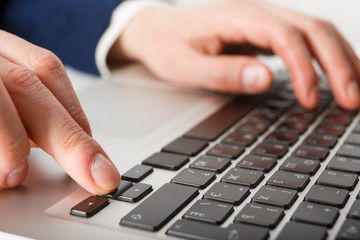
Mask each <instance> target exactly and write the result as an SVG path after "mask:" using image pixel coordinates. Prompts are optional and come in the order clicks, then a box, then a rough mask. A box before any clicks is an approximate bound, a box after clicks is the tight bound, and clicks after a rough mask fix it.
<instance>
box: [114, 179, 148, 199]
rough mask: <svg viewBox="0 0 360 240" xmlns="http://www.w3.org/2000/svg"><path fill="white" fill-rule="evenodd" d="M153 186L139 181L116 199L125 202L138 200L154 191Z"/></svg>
mask: <svg viewBox="0 0 360 240" xmlns="http://www.w3.org/2000/svg"><path fill="white" fill-rule="evenodd" d="M152 190H153V189H152V186H151V185H149V184H145V183H137V184H135V185H134V186H133V187H131V188H129V189H128V190H127V191H126V192H124V193H123V194H121V195H120V196H119V197H117V198H116V200H120V201H125V202H138V201H140V200H141V199H143V198H144V197H145V196H146V195H148V194H149V193H150V192H151V191H152Z"/></svg>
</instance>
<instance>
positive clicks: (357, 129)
mask: <svg viewBox="0 0 360 240" xmlns="http://www.w3.org/2000/svg"><path fill="white" fill-rule="evenodd" d="M353 132H356V133H360V122H359V123H358V125H356V126H355V128H354V129H353Z"/></svg>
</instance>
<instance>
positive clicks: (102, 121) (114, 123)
mask: <svg viewBox="0 0 360 240" xmlns="http://www.w3.org/2000/svg"><path fill="white" fill-rule="evenodd" d="M78 96H79V100H80V102H81V104H82V106H83V108H84V111H85V114H86V115H87V117H88V119H89V121H90V125H91V128H92V131H93V132H94V133H97V134H99V133H100V134H106V135H112V136H116V137H124V138H141V137H143V136H145V135H147V134H148V133H150V132H151V131H153V130H155V129H158V128H159V127H161V126H163V125H164V124H166V123H168V122H169V121H172V120H174V119H176V118H177V117H178V116H180V115H181V114H182V113H184V112H185V111H188V110H189V109H191V108H192V107H195V106H196V104H199V103H201V102H203V101H206V100H209V98H211V96H212V94H208V93H204V92H195V91H194V92H193V91H185V90H176V89H172V88H171V89H162V88H149V87H141V86H131V85H122V84H117V83H112V82H110V81H105V82H101V83H99V84H95V85H94V86H90V87H87V88H85V89H82V90H81V91H79V92H78Z"/></svg>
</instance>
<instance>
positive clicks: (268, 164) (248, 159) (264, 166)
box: [236, 155, 276, 172]
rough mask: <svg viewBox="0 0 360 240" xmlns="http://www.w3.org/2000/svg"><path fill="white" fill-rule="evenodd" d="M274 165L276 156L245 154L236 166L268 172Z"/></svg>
mask: <svg viewBox="0 0 360 240" xmlns="http://www.w3.org/2000/svg"><path fill="white" fill-rule="evenodd" d="M275 165H276V158H271V157H263V156H258V155H246V156H245V157H244V158H243V159H241V160H240V161H239V162H238V164H237V165H236V167H240V168H247V169H253V170H259V171H263V172H269V171H270V170H271V169H273V167H274V166H275Z"/></svg>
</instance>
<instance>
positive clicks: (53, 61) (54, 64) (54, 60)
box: [29, 49, 64, 73]
mask: <svg viewBox="0 0 360 240" xmlns="http://www.w3.org/2000/svg"><path fill="white" fill-rule="evenodd" d="M34 51H35V52H31V53H30V58H29V59H30V64H31V66H32V67H33V69H34V71H36V72H45V73H46V72H54V71H57V70H59V69H60V70H63V69H64V65H63V63H62V62H61V60H60V59H59V58H58V57H57V56H56V55H55V54H54V53H53V52H51V51H49V50H45V49H40V50H39V49H36V50H34Z"/></svg>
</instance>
